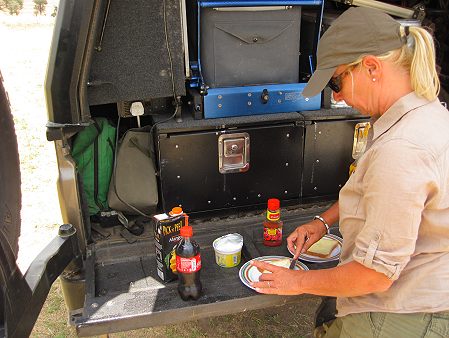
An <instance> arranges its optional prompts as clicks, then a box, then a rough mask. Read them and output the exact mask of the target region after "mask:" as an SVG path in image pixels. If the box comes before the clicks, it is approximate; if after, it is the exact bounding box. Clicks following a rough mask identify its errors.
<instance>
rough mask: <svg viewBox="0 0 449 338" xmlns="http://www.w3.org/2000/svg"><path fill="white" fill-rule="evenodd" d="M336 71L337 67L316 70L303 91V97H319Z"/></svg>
mask: <svg viewBox="0 0 449 338" xmlns="http://www.w3.org/2000/svg"><path fill="white" fill-rule="evenodd" d="M336 69H337V67H333V68H327V69H320V70H316V71H315V72H314V73H313V74H312V77H311V78H310V80H309V82H307V85H306V86H305V88H304V90H303V91H302V96H304V97H313V96H315V95H318V94H319V93H320V92H321V91H322V90H323V89H324V87H326V85H327V83H328V82H329V80H330V79H331V77H332V75H333V74H334V72H335V70H336Z"/></svg>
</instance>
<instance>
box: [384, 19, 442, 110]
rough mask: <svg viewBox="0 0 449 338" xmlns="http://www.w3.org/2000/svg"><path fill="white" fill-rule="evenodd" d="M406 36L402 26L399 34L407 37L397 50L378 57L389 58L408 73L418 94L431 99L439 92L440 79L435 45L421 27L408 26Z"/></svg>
mask: <svg viewBox="0 0 449 338" xmlns="http://www.w3.org/2000/svg"><path fill="white" fill-rule="evenodd" d="M408 30H409V34H408V36H406V34H405V28H404V26H401V34H402V35H403V36H404V38H406V39H407V43H406V44H404V46H402V47H401V48H399V49H398V50H394V51H391V52H388V53H385V54H383V55H380V56H379V59H384V60H385V59H390V60H391V61H392V62H394V63H395V64H397V65H399V66H401V67H403V68H404V69H406V70H407V71H408V72H409V73H410V79H411V86H412V89H413V90H414V91H415V93H416V94H417V95H418V96H421V97H424V98H426V99H427V100H429V101H433V100H434V99H435V98H436V97H437V96H438V94H439V92H440V80H439V79H438V73H437V70H436V62H435V45H434V42H433V38H432V35H431V34H430V33H429V32H428V31H427V30H425V29H424V28H422V27H415V26H411V27H408Z"/></svg>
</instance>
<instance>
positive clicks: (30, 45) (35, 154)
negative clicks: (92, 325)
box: [0, 13, 318, 337]
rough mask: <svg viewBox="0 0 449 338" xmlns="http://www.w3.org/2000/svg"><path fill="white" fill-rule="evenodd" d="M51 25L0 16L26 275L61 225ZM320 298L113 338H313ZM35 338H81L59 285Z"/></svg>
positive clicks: (49, 21) (21, 262) (21, 263)
mask: <svg viewBox="0 0 449 338" xmlns="http://www.w3.org/2000/svg"><path fill="white" fill-rule="evenodd" d="M52 29H53V20H52V18H50V17H46V18H40V19H36V18H35V17H32V16H28V17H27V16H24V17H21V16H19V17H10V16H8V15H4V14H3V13H0V42H1V47H2V53H0V68H1V69H2V73H3V76H4V78H5V87H6V89H7V90H8V92H9V97H10V101H11V106H12V112H13V115H14V120H15V122H16V132H17V136H18V142H19V151H20V159H21V170H22V194H23V208H22V236H21V238H20V251H19V260H18V263H19V266H20V267H21V269H22V270H23V271H24V270H25V269H26V268H27V267H28V266H29V264H30V263H31V261H32V260H33V259H34V257H35V256H36V255H37V253H38V252H39V251H41V250H42V249H43V247H44V246H45V245H46V243H48V242H49V241H50V239H51V238H52V237H53V236H54V235H55V234H56V232H57V227H58V224H60V223H61V222H62V220H61V216H60V214H59V206H58V199H57V193H56V185H55V184H56V183H55V178H56V177H57V169H56V159H55V154H54V148H53V145H52V143H50V142H47V140H46V139H45V124H46V122H47V116H46V109H45V100H44V91H43V88H44V87H43V84H44V75H45V70H46V62H47V61H46V60H47V57H48V50H49V47H50V39H51V34H52ZM317 301H318V300H317V298H311V299H310V300H308V301H306V302H304V303H302V304H301V306H302V307H298V306H294V305H285V306H282V307H278V308H271V309H265V310H258V311H250V312H246V313H241V314H236V315H230V316H222V317H216V318H210V319H204V320H199V321H194V322H188V323H182V324H177V325H169V326H161V327H155V328H151V329H143V330H136V331H130V332H126V333H119V334H113V335H111V336H112V337H301V336H304V337H308V336H309V337H310V330H311V326H312V323H311V319H312V313H313V312H314V310H315V308H316V306H317ZM31 336H32V337H75V336H76V334H75V331H74V329H73V327H71V326H69V325H68V324H67V311H66V309H65V306H64V302H63V298H62V291H61V285H60V282H59V280H58V281H56V282H55V284H54V285H53V287H52V288H51V290H50V293H49V296H48V298H47V301H46V302H45V305H44V307H43V309H42V311H41V314H40V316H39V318H38V321H37V322H36V325H35V327H34V330H33V332H32V335H31Z"/></svg>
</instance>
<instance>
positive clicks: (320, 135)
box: [302, 119, 364, 197]
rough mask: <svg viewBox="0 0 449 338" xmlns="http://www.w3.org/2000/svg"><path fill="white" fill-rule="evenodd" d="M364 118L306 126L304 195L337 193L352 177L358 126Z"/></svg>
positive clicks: (319, 122)
mask: <svg viewBox="0 0 449 338" xmlns="http://www.w3.org/2000/svg"><path fill="white" fill-rule="evenodd" d="M359 122H364V120H361V119H354V120H337V121H317V122H313V123H312V124H310V125H307V126H306V132H305V144H304V172H303V179H302V197H316V196H332V195H337V194H338V192H339V191H340V188H341V187H342V186H343V185H344V184H345V183H346V181H347V180H348V178H349V166H350V165H351V163H352V162H353V161H354V160H353V159H352V144H353V140H354V127H355V125H356V124H357V123H359Z"/></svg>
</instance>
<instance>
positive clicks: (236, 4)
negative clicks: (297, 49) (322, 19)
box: [199, 0, 323, 7]
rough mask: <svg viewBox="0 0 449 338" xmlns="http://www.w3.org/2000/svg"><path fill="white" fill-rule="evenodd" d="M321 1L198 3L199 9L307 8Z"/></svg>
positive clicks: (247, 0) (252, 0) (205, 1)
mask: <svg viewBox="0 0 449 338" xmlns="http://www.w3.org/2000/svg"><path fill="white" fill-rule="evenodd" d="M322 3H323V1H322V0H284V1H275V0H272V1H261V0H241V1H225V0H221V1H220V0H215V1H212V0H210V1H208V0H202V1H199V5H200V7H254V6H307V5H309V6H310V5H321V4H322Z"/></svg>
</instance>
